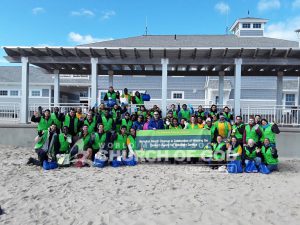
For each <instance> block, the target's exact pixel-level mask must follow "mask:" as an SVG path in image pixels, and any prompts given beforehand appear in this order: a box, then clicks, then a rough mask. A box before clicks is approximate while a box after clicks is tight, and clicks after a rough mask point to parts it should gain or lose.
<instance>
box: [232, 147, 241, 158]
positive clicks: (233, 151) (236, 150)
mask: <svg viewBox="0 0 300 225" xmlns="http://www.w3.org/2000/svg"><path fill="white" fill-rule="evenodd" d="M239 147H240V145H237V146H236V147H235V148H234V149H232V150H231V152H232V153H234V154H237V153H238V151H239ZM236 160H241V156H237V157H236Z"/></svg>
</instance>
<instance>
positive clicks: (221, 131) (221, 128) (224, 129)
mask: <svg viewBox="0 0 300 225" xmlns="http://www.w3.org/2000/svg"><path fill="white" fill-rule="evenodd" d="M219 118H220V119H219V120H218V121H217V122H215V124H214V125H215V127H216V129H217V132H218V135H220V136H221V137H222V138H223V139H229V138H230V134H231V125H230V123H229V122H227V121H226V120H225V117H224V115H223V114H220V115H219Z"/></svg>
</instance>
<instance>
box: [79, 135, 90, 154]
mask: <svg viewBox="0 0 300 225" xmlns="http://www.w3.org/2000/svg"><path fill="white" fill-rule="evenodd" d="M78 136H79V137H81V132H79V134H78ZM81 139H82V140H83V144H84V146H83V149H84V150H86V149H87V146H88V144H89V141H90V139H91V134H89V133H88V134H87V135H86V136H85V137H81Z"/></svg>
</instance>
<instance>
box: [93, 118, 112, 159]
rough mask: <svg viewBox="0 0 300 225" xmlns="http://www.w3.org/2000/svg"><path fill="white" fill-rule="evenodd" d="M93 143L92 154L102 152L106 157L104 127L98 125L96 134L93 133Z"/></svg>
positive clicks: (105, 133)
mask: <svg viewBox="0 0 300 225" xmlns="http://www.w3.org/2000/svg"><path fill="white" fill-rule="evenodd" d="M92 135H94V136H95V137H94V138H95V141H94V143H93V145H92V148H93V153H94V154H95V153H97V152H98V151H99V150H100V151H102V152H103V153H104V154H105V155H108V152H107V144H108V143H107V141H108V139H107V132H105V131H104V125H103V124H99V125H98V132H95V133H94V134H92Z"/></svg>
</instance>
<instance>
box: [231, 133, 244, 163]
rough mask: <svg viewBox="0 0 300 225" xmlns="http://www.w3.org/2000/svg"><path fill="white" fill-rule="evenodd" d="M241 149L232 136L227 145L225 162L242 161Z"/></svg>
mask: <svg viewBox="0 0 300 225" xmlns="http://www.w3.org/2000/svg"><path fill="white" fill-rule="evenodd" d="M242 153H243V148H242V147H241V145H240V144H239V143H238V140H237V138H236V137H235V136H232V137H231V139H230V143H228V145H227V156H228V158H227V160H228V161H234V160H241V159H242Z"/></svg>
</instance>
